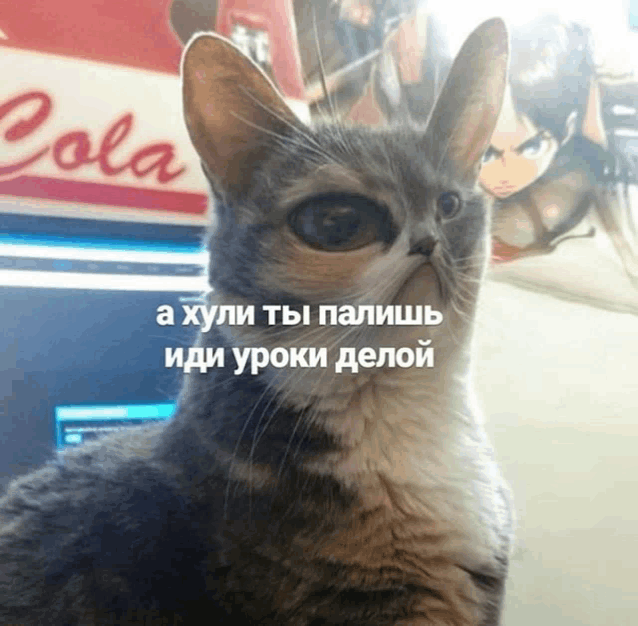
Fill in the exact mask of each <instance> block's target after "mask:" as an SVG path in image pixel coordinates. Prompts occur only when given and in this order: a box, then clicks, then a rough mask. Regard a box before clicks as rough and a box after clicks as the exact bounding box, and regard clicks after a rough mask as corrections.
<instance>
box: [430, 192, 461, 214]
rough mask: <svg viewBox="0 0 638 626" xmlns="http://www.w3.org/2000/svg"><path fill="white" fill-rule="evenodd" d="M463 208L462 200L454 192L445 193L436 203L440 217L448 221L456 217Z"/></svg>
mask: <svg viewBox="0 0 638 626" xmlns="http://www.w3.org/2000/svg"><path fill="white" fill-rule="evenodd" d="M461 206H462V203H461V198H459V196H458V194H456V193H454V192H453V191H445V192H443V193H442V194H441V195H440V196H439V197H438V198H437V201H436V208H437V210H438V212H439V215H440V216H441V217H442V218H444V219H446V220H449V219H450V218H451V217H454V216H455V215H456V214H457V213H458V212H459V211H460V210H461Z"/></svg>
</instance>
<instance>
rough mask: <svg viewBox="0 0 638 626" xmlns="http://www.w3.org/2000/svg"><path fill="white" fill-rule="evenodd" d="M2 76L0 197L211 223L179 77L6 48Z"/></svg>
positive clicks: (0, 52)
mask: <svg viewBox="0 0 638 626" xmlns="http://www.w3.org/2000/svg"><path fill="white" fill-rule="evenodd" d="M0 74H1V75H2V76H3V80H2V81H1V82H0V196H5V197H7V196H13V197H15V196H18V197H28V198H35V199H38V200H50V201H52V202H53V205H55V203H64V202H72V203H74V205H82V204H86V205H88V204H93V205H95V204H98V205H100V206H102V207H105V208H107V209H108V208H109V207H112V208H114V209H121V208H127V209H143V210H145V211H155V212H160V213H163V214H167V213H173V214H181V215H182V216H184V215H186V216H189V215H190V218H189V219H196V218H197V216H200V218H197V219H202V220H203V219H204V216H205V213H206V181H205V179H204V176H203V174H202V172H201V167H200V163H199V158H198V156H197V154H196V153H195V151H194V150H193V148H192V146H191V144H190V141H189V138H188V134H187V132H186V128H185V126H184V123H183V121H182V115H181V89H180V82H179V77H178V76H176V75H170V74H167V73H161V72H153V71H145V70H140V69H136V68H128V67H121V66H114V65H109V64H106V63H99V62H94V61H85V60H81V59H75V58H66V57H60V56H54V55H49V54H42V53H38V52H30V51H24V50H17V49H15V50H14V49H11V48H7V47H2V48H0ZM53 205H52V206H53ZM56 206H57V205H56ZM62 209H63V207H62ZM87 210H89V208H88V207H87ZM54 212H55V211H54Z"/></svg>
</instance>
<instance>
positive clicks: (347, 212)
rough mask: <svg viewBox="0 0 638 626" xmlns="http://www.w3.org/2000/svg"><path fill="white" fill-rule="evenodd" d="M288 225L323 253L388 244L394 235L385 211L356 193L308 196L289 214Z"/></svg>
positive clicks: (308, 243) (394, 231)
mask: <svg viewBox="0 0 638 626" xmlns="http://www.w3.org/2000/svg"><path fill="white" fill-rule="evenodd" d="M288 224H289V226H290V228H291V229H292V230H293V232H294V233H295V234H296V235H297V236H298V237H299V238H300V239H302V240H303V241H304V242H305V243H306V244H307V245H309V246H310V247H311V248H316V249H318V250H323V251H325V252H347V251H349V250H356V249H358V248H363V247H364V246H367V245H369V244H371V243H374V242H375V241H383V242H385V243H390V242H391V241H392V240H393V238H395V237H396V229H395V227H394V224H393V222H392V218H391V216H390V213H389V211H388V210H387V209H386V208H385V207H382V206H380V205H378V204H376V203H375V202H373V201H371V200H368V199H367V198H364V197H363V196H359V195H356V194H347V193H343V194H341V193H329V194H324V195H320V196H315V197H314V198H310V199H309V200H306V201H305V202H303V203H302V204H300V205H299V206H297V207H296V208H294V209H293V210H292V211H291V212H290V213H289V215H288Z"/></svg>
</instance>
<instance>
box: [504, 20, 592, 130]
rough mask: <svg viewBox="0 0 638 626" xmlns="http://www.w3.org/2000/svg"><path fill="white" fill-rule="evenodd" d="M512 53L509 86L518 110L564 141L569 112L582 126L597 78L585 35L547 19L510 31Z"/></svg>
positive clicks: (585, 31) (582, 30) (579, 29)
mask: <svg viewBox="0 0 638 626" xmlns="http://www.w3.org/2000/svg"><path fill="white" fill-rule="evenodd" d="M511 48H512V49H511V60H510V84H511V87H512V96H513V98H514V104H515V106H516V108H517V110H518V111H520V112H521V113H524V114H526V115H527V116H528V117H529V118H530V120H531V121H532V122H533V123H534V124H535V125H536V126H537V127H538V128H542V129H546V130H548V131H550V132H551V133H552V135H554V137H555V138H556V139H558V140H559V142H560V141H562V140H563V139H564V138H565V136H566V131H567V127H566V121H567V118H568V117H569V115H570V114H571V113H572V112H574V111H575V112H576V115H577V120H576V121H577V123H578V122H582V119H583V117H584V114H585V107H586V104H587V95H588V93H589V86H590V81H591V79H592V77H593V76H595V73H596V71H595V65H594V59H593V42H592V39H591V35H590V32H589V30H588V29H586V28H584V27H583V26H580V25H578V24H565V23H563V22H561V21H560V20H559V19H558V18H557V17H554V16H545V17H541V18H539V19H537V20H535V21H534V22H532V23H531V24H529V25H528V26H526V27H523V28H519V29H514V30H513V32H512V44H511Z"/></svg>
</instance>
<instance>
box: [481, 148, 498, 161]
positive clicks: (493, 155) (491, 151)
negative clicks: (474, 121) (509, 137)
mask: <svg viewBox="0 0 638 626" xmlns="http://www.w3.org/2000/svg"><path fill="white" fill-rule="evenodd" d="M499 156H501V152H499V151H498V150H497V149H496V148H494V147H493V146H490V147H489V148H488V149H487V150H486V151H485V154H484V155H483V159H482V161H481V162H482V163H483V165H487V164H488V163H491V162H492V161H495V160H496V159H498V158H499Z"/></svg>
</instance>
